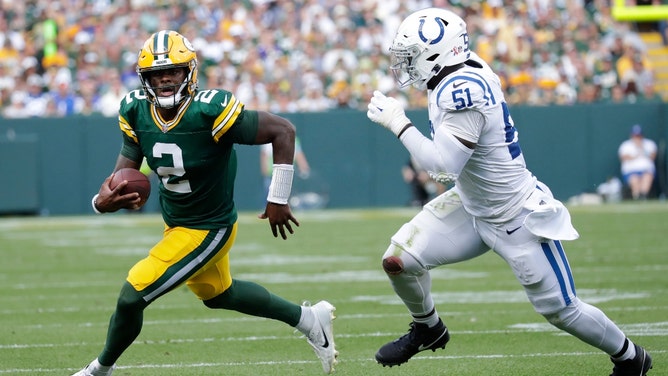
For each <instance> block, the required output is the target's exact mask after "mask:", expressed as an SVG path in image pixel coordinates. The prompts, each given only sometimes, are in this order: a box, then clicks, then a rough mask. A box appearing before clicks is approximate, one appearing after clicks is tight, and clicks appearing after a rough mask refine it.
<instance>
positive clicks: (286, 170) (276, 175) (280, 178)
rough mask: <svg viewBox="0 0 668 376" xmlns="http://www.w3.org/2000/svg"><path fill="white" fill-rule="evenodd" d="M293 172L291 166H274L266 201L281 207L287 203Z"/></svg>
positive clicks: (293, 169)
mask: <svg viewBox="0 0 668 376" xmlns="http://www.w3.org/2000/svg"><path fill="white" fill-rule="evenodd" d="M294 172H295V168H294V166H293V165H291V164H274V171H273V173H272V175H271V184H270V185H269V194H268V195H267V201H269V202H273V203H275V204H281V205H285V204H287V203H288V199H289V198H290V191H291V190H292V176H293V175H294Z"/></svg>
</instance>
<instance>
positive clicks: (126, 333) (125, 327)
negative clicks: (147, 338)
mask: <svg viewBox="0 0 668 376" xmlns="http://www.w3.org/2000/svg"><path fill="white" fill-rule="evenodd" d="M147 306H148V304H147V303H146V302H145V301H144V299H143V298H142V295H141V294H140V293H139V292H137V291H136V290H135V289H134V288H133V287H132V285H130V284H129V283H127V282H126V283H125V284H124V285H123V288H122V289H121V293H120V296H119V297H118V303H117V304H116V311H115V312H114V314H113V315H112V316H111V320H110V321H109V328H108V329H107V342H106V343H105V345H104V350H102V353H101V354H100V356H98V361H99V362H100V364H102V365H105V366H111V365H113V364H114V363H116V360H118V358H119V357H120V356H121V354H123V351H125V350H126V349H127V348H128V347H130V345H131V344H132V342H133V341H134V340H135V339H136V338H137V336H138V335H139V333H140V332H141V327H142V324H143V321H144V308H146V307H147Z"/></svg>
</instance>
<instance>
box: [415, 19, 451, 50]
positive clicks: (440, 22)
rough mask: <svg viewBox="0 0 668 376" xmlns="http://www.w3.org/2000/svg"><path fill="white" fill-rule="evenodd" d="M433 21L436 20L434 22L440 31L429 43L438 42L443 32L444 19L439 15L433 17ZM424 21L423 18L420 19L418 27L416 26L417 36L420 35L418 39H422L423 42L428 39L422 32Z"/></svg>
mask: <svg viewBox="0 0 668 376" xmlns="http://www.w3.org/2000/svg"><path fill="white" fill-rule="evenodd" d="M434 21H436V23H437V24H438V27H439V28H440V29H441V32H440V34H438V37H436V39H434V40H432V41H431V42H429V44H436V43H438V42H440V41H441V39H443V35H444V34H445V23H444V21H443V20H442V19H441V18H439V17H434ZM424 23H425V20H424V18H422V19H420V27H419V28H418V36H419V37H420V40H422V41H423V42H425V43H426V42H427V41H428V40H429V39H427V38H426V37H425V36H424V34H423V33H422V27H423V26H424Z"/></svg>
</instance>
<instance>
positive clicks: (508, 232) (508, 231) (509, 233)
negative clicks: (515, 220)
mask: <svg viewBox="0 0 668 376" xmlns="http://www.w3.org/2000/svg"><path fill="white" fill-rule="evenodd" d="M521 228H522V226H520V227H518V228H514V229H512V230H506V234H508V235H511V234H512V233H513V232H515V231H517V230H519V229H521Z"/></svg>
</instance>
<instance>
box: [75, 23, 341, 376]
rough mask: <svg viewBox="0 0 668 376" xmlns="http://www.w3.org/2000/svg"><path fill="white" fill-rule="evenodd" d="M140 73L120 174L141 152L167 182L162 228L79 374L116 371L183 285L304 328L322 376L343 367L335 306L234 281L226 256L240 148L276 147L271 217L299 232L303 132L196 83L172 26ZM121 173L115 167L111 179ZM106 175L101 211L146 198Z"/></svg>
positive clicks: (210, 299) (126, 102)
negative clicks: (148, 316)
mask: <svg viewBox="0 0 668 376" xmlns="http://www.w3.org/2000/svg"><path fill="white" fill-rule="evenodd" d="M137 73H138V75H139V78H140V80H141V83H142V86H143V90H135V91H131V92H130V93H128V94H127V95H126V96H125V98H124V99H123V100H122V101H121V104H120V110H119V125H120V128H121V131H122V134H123V146H122V149H121V151H120V155H119V156H118V159H117V161H116V166H115V168H114V171H117V170H118V169H121V168H124V167H131V168H136V169H139V168H140V166H141V162H142V159H143V158H144V157H145V158H146V161H147V163H148V165H149V166H150V168H151V170H152V171H153V172H155V173H156V174H157V175H158V176H159V178H160V184H159V192H160V206H161V209H162V217H163V219H164V222H165V225H166V226H165V230H164V235H163V238H162V240H160V241H159V242H158V243H157V244H156V245H155V246H154V247H153V248H152V249H151V250H150V251H149V253H148V255H147V257H146V258H144V259H142V260H140V261H139V262H137V263H136V264H135V265H134V266H133V267H132V268H131V269H130V271H129V272H128V276H127V280H126V282H125V283H124V284H123V287H122V288H121V292H120V296H119V298H118V302H117V305H116V311H115V312H114V314H113V315H112V316H111V320H110V323H109V328H108V333H107V339H106V343H105V346H104V349H103V350H102V352H101V353H100V354H99V355H98V357H97V358H96V359H95V360H93V361H92V362H91V363H90V364H88V365H87V366H86V367H85V368H84V369H82V370H81V371H79V372H77V373H75V375H77V376H89V375H90V376H100V375H104V376H108V375H111V373H112V371H113V369H114V365H115V363H116V361H117V360H118V358H119V357H120V356H121V354H122V353H123V352H124V351H125V350H126V349H127V348H128V347H129V346H130V344H132V342H133V341H134V340H135V339H136V338H137V336H138V335H139V332H140V331H141V327H142V321H143V312H144V309H145V308H146V307H148V306H149V305H150V304H151V303H152V302H154V301H155V300H156V299H158V298H159V297H161V296H162V295H164V294H166V293H168V292H169V291H172V290H173V289H174V288H176V287H177V286H179V285H181V284H183V283H185V284H186V285H187V286H188V287H189V288H190V290H191V291H192V292H193V293H194V294H195V295H196V296H197V297H198V298H199V299H201V300H202V301H203V303H204V305H205V306H207V307H209V308H219V309H228V310H236V311H239V312H242V313H245V314H249V315H253V316H260V317H266V318H271V319H275V320H280V321H282V322H284V323H286V324H288V325H290V326H292V327H295V328H296V329H298V330H299V331H300V332H302V333H303V334H304V335H305V336H306V339H307V342H308V343H309V344H310V345H311V347H313V349H314V350H315V353H316V355H317V356H318V358H319V359H320V361H321V363H322V368H323V370H324V371H325V373H330V372H332V370H333V367H334V365H335V364H336V358H337V356H338V352H337V351H336V349H335V347H334V338H333V331H332V320H333V319H334V314H333V313H334V310H335V308H334V306H332V305H331V304H330V303H329V302H327V301H321V302H319V303H317V304H315V305H313V306H310V305H308V304H305V305H304V306H299V305H297V304H295V303H292V302H289V301H286V300H285V299H283V298H281V297H279V296H277V295H274V294H272V293H271V292H269V291H267V290H266V289H265V288H264V287H262V286H260V285H258V284H256V283H253V282H248V281H242V280H238V279H235V278H232V276H231V274H230V266H229V251H230V249H231V248H232V245H233V243H234V240H235V237H236V232H237V211H236V209H235V206H234V198H233V194H234V179H235V175H236V167H237V164H236V154H235V151H234V147H233V146H234V144H250V145H260V144H265V143H271V144H272V147H273V153H274V172H273V177H272V183H271V187H270V190H269V194H268V197H267V205H266V209H265V211H264V213H262V214H261V215H260V216H259V217H260V218H262V219H268V221H269V224H270V226H271V231H272V233H273V235H274V237H278V235H279V233H280V236H281V237H282V238H283V239H286V238H287V233H286V232H289V233H290V234H292V233H293V228H292V226H293V225H296V226H299V222H298V221H297V219H296V218H295V217H294V216H293V215H292V212H291V211H290V207H289V206H288V198H289V196H290V190H291V186H292V175H293V167H292V162H293V157H294V148H295V127H294V126H293V125H292V124H291V123H290V122H289V121H288V120H286V119H284V118H282V117H280V116H277V115H274V114H271V113H268V112H263V111H251V110H248V109H245V108H244V105H243V104H242V103H241V102H239V100H237V99H236V98H235V96H234V95H233V94H232V93H230V92H228V91H225V90H222V89H211V90H198V88H197V55H196V53H195V50H194V48H193V47H192V45H191V44H190V42H189V41H188V40H187V39H186V38H185V37H184V36H182V35H181V34H179V33H178V32H176V31H171V30H163V31H159V32H157V33H155V34H153V35H152V36H151V37H150V38H149V39H148V40H147V41H146V42H145V43H144V45H143V47H142V48H141V50H140V51H139V56H138V62H137ZM112 176H113V174H112ZM110 180H111V176H110V177H108V178H107V179H106V180H105V181H104V182H103V183H102V185H101V187H100V190H99V192H98V194H96V195H95V196H94V197H93V201H92V205H93V209H94V210H95V211H96V212H98V213H104V212H114V211H117V210H119V209H122V208H127V209H137V208H138V207H140V206H141V205H142V202H141V199H140V198H139V194H137V193H129V194H121V193H120V192H121V190H122V189H123V187H124V186H125V185H126V184H127V182H122V183H121V184H119V185H118V186H117V187H115V188H114V189H111V188H110V186H109V182H110Z"/></svg>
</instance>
